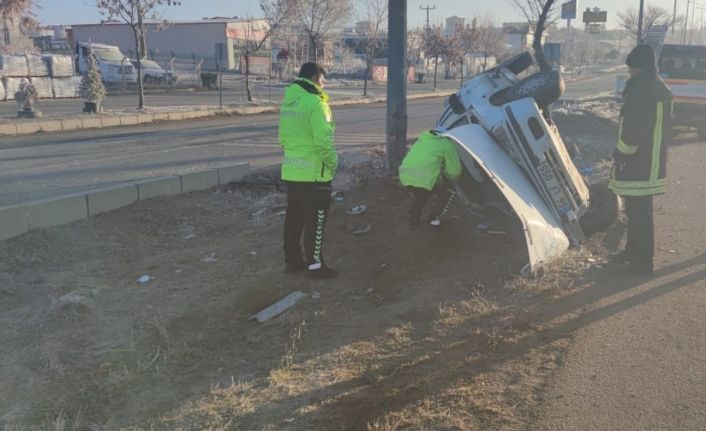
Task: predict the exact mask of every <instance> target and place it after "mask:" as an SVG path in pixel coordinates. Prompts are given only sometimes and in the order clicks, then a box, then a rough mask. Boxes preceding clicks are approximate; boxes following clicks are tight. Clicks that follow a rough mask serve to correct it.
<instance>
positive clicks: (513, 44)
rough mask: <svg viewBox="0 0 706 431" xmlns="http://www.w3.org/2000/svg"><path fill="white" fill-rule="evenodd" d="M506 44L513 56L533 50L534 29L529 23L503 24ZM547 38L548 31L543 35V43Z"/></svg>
mask: <svg viewBox="0 0 706 431" xmlns="http://www.w3.org/2000/svg"><path fill="white" fill-rule="evenodd" d="M503 33H504V34H505V44H506V45H507V47H508V51H509V52H510V53H511V54H517V53H519V52H522V51H527V50H529V49H530V48H532V44H533V43H534V27H532V25H531V24H530V23H528V22H505V23H503ZM546 38H547V31H545V32H544V33H543V34H542V42H544V41H545V40H546Z"/></svg>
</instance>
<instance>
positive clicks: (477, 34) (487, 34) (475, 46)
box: [469, 15, 505, 71]
mask: <svg viewBox="0 0 706 431" xmlns="http://www.w3.org/2000/svg"><path fill="white" fill-rule="evenodd" d="M472 30H473V31H472V33H471V34H472V37H473V39H472V40H471V41H470V48H469V49H470V50H471V51H474V52H476V53H478V54H481V55H483V70H484V71H485V69H486V67H488V58H490V57H495V58H500V57H502V55H503V53H504V52H505V35H504V34H503V32H502V29H500V28H498V27H496V26H495V19H494V18H493V17H492V16H489V15H488V16H484V17H481V18H474V19H473V25H472Z"/></svg>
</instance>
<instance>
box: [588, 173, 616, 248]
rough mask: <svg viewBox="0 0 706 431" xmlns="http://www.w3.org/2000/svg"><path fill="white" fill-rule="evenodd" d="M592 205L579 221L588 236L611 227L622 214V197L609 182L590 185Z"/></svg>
mask: <svg viewBox="0 0 706 431" xmlns="http://www.w3.org/2000/svg"><path fill="white" fill-rule="evenodd" d="M589 193H590V197H591V205H590V206H589V208H588V211H587V212H586V214H584V215H583V217H581V220H579V223H580V225H581V229H583V233H584V235H586V236H587V237H589V236H591V235H593V234H595V233H597V232H601V231H604V230H606V229H608V228H609V227H611V226H612V225H613V224H614V223H615V222H616V221H617V220H618V216H619V215H620V198H619V197H618V196H617V195H616V194H615V193H613V191H612V190H610V189H609V188H608V184H606V183H601V184H592V185H591V186H590V190H589Z"/></svg>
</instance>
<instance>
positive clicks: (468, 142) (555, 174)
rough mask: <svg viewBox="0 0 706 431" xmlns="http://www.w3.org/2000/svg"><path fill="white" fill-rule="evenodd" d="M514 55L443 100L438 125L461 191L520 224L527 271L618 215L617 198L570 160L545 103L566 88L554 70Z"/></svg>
mask: <svg viewBox="0 0 706 431" xmlns="http://www.w3.org/2000/svg"><path fill="white" fill-rule="evenodd" d="M532 63H533V59H532V56H531V55H530V54H529V53H524V54H520V55H517V56H515V57H513V58H511V59H510V60H508V61H506V62H505V63H503V64H501V65H499V66H498V67H496V68H494V69H491V70H488V71H486V72H484V73H482V74H480V75H477V76H476V77H474V78H473V79H471V80H469V81H468V82H466V83H465V84H464V85H463V86H462V88H461V89H460V90H459V91H458V93H456V94H454V95H452V96H451V97H450V98H449V99H448V102H447V103H446V109H445V110H444V113H443V114H442V116H441V118H440V119H439V121H438V127H439V128H440V129H442V130H446V132H445V133H444V136H447V137H449V138H451V139H453V140H454V141H456V142H457V143H458V146H459V154H460V156H461V160H462V162H463V165H464V167H465V172H464V176H463V179H462V181H461V183H460V186H459V188H460V190H459V191H460V192H462V195H463V196H465V197H466V199H468V200H471V201H475V203H477V204H479V206H480V207H487V206H488V205H489V204H494V205H495V206H496V207H497V206H504V207H505V208H506V211H503V212H505V213H507V214H514V215H516V218H517V219H518V221H519V222H520V223H521V224H522V227H523V230H524V235H525V239H526V242H527V248H528V252H529V265H528V267H527V269H528V270H531V271H536V270H537V269H538V268H539V267H540V266H541V264H542V263H543V262H545V261H547V260H550V259H552V258H554V257H557V256H558V255H560V254H561V253H563V252H564V251H565V250H566V249H567V248H568V247H570V246H572V245H578V244H580V243H581V242H582V241H584V240H585V239H586V236H587V235H590V234H592V233H594V232H596V231H599V230H602V229H605V228H607V227H608V226H610V225H611V224H612V223H613V222H614V221H615V220H616V218H617V216H618V199H617V197H616V196H614V195H613V194H612V192H610V191H609V190H608V189H607V188H606V187H605V186H598V185H596V186H591V185H590V184H589V182H588V181H587V180H586V179H585V178H583V176H582V175H581V173H580V172H579V170H578V169H577V168H576V166H575V165H574V163H573V161H572V159H571V156H570V154H569V152H568V151H567V148H566V146H565V145H564V142H563V141H562V139H561V136H560V135H559V132H558V130H557V127H556V125H555V124H554V123H553V121H552V120H551V117H550V115H549V110H548V108H549V106H550V105H551V104H552V103H553V102H554V101H556V100H557V99H558V98H559V97H560V96H561V94H562V92H563V91H564V83H563V80H562V78H561V75H560V74H559V72H557V71H540V72H537V73H535V74H532V75H530V76H529V77H527V78H525V79H519V78H518V76H517V75H519V74H520V73H522V72H524V71H525V70H527V69H528V68H529V67H531V66H532Z"/></svg>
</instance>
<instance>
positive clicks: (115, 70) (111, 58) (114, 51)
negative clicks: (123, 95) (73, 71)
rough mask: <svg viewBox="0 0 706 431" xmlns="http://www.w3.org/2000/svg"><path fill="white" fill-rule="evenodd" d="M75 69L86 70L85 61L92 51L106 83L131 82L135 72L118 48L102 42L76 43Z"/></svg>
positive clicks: (86, 63) (133, 79)
mask: <svg viewBox="0 0 706 431" xmlns="http://www.w3.org/2000/svg"><path fill="white" fill-rule="evenodd" d="M77 48H78V57H77V69H78V71H79V73H80V74H82V75H83V74H85V73H86V72H87V71H88V62H87V61H86V59H87V57H88V55H89V53H93V57H94V58H95V59H96V64H97V66H98V70H99V71H100V73H101V76H102V77H103V81H104V82H106V83H124V82H125V83H133V82H135V81H136V80H137V74H136V73H135V70H134V68H133V66H132V64H130V61H129V59H128V58H127V57H125V55H124V54H123V53H122V52H121V51H120V48H118V47H117V46H113V45H105V44H102V43H89V42H79V43H78V47H77Z"/></svg>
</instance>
